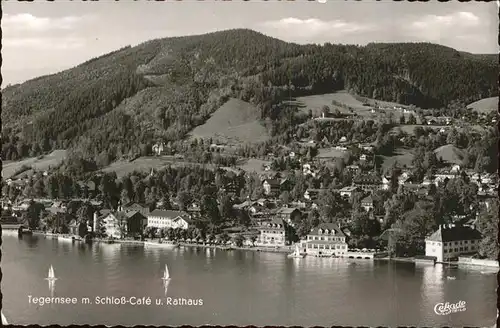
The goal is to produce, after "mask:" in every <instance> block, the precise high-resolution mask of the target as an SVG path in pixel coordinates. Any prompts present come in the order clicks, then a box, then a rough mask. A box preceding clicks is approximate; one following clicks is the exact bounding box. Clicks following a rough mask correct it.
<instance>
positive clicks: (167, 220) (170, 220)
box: [147, 210, 191, 229]
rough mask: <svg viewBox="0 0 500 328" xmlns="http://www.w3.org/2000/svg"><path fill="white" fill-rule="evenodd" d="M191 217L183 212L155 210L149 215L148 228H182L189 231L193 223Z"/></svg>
mask: <svg viewBox="0 0 500 328" xmlns="http://www.w3.org/2000/svg"><path fill="white" fill-rule="evenodd" d="M190 219H191V217H190V215H189V214H188V213H186V212H183V211H163V210H154V211H152V212H151V213H149V215H148V225H147V226H148V227H156V228H158V229H162V228H173V229H175V228H181V229H187V228H188V227H189V224H190V223H191V220H190Z"/></svg>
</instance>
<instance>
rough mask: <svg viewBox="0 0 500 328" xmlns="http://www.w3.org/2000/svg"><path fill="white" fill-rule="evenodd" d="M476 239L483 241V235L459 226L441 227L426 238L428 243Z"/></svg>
mask: <svg viewBox="0 0 500 328" xmlns="http://www.w3.org/2000/svg"><path fill="white" fill-rule="evenodd" d="M476 239H482V236H481V233H480V232H479V231H478V230H476V229H473V228H471V227H467V226H457V225H451V226H447V225H441V226H439V229H438V230H437V231H435V232H434V233H433V234H432V235H430V236H429V237H427V238H426V240H428V241H440V242H449V241H459V240H476Z"/></svg>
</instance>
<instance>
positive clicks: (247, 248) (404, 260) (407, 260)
mask: <svg viewBox="0 0 500 328" xmlns="http://www.w3.org/2000/svg"><path fill="white" fill-rule="evenodd" d="M33 235H39V236H45V237H51V238H52V239H59V238H61V237H62V238H61V239H62V240H68V239H71V238H72V237H73V235H70V234H54V233H50V232H43V231H33ZM153 240H156V238H155V239H153ZM153 240H147V239H146V240H121V239H113V240H112V241H111V242H110V241H108V240H107V239H98V238H95V239H92V241H91V242H92V243H102V244H114V243H116V244H133V245H143V246H144V247H147V246H148V245H150V246H153V247H164V248H175V247H191V248H192V247H197V248H209V249H220V250H225V251H231V250H240V251H251V252H264V253H281V254H290V253H292V252H293V250H292V249H291V248H290V246H284V247H279V248H270V247H263V246H243V247H237V246H233V245H228V246H223V245H208V244H193V243H188V242H173V243H174V244H172V241H167V242H165V243H159V242H155V241H153ZM75 242H85V240H83V239H77V240H75ZM310 256H313V255H310ZM313 257H315V256H313ZM346 259H349V258H346ZM372 261H387V262H402V263H417V262H416V261H415V258H413V257H408V258H405V257H392V258H389V257H374V258H372ZM424 264H429V265H430V264H432V265H437V264H441V263H438V262H436V263H431V262H429V263H425V262H424ZM453 265H459V266H463V267H469V268H477V269H480V268H491V269H498V267H494V266H489V265H480V264H471V263H460V262H457V263H453Z"/></svg>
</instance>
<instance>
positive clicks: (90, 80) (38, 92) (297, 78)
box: [2, 29, 498, 164]
mask: <svg viewBox="0 0 500 328" xmlns="http://www.w3.org/2000/svg"><path fill="white" fill-rule="evenodd" d="M497 77H498V63H497V59H496V58H495V57H494V56H479V55H477V56H476V55H472V54H466V53H460V52H458V51H456V50H454V49H450V48H447V47H443V46H439V45H434V44H428V43H399V44H369V45H367V46H364V47H362V46H350V45H332V44H325V45H323V46H319V45H297V44H293V43H286V42H283V41H281V40H278V39H274V38H270V37H267V36H265V35H263V34H260V33H257V32H254V31H251V30H246V29H237V30H228V31H222V32H216V33H210V34H205V35H198V36H188V37H176V38H166V39H160V40H153V41H149V42H146V43H143V44H141V45H138V46H136V47H125V48H123V49H120V50H117V51H115V52H113V53H110V54H107V55H105V56H101V57H99V58H95V59H92V60H90V61H87V62H85V63H83V64H81V65H79V66H77V67H75V68H72V69H69V70H66V71H63V72H61V73H58V74H54V75H49V76H43V77H40V78H37V79H34V80H30V81H27V82H25V83H23V84H20V85H13V86H9V87H7V88H5V89H4V90H3V91H2V93H3V105H2V123H3V127H4V129H3V133H2V140H3V145H2V158H4V159H7V160H10V159H13V160H15V159H19V158H23V157H27V156H37V155H40V154H42V153H45V152H48V151H50V150H53V149H60V148H64V149H68V148H69V149H71V150H73V151H74V153H78V154H80V156H82V157H84V158H94V159H95V158H101V159H102V161H101V162H102V163H103V164H104V163H106V162H110V161H113V160H116V159H119V158H130V157H134V156H137V155H141V154H147V153H148V152H149V151H150V147H151V145H152V144H153V143H154V142H156V141H158V140H164V141H175V140H179V139H181V138H182V137H184V136H185V135H186V133H188V132H189V131H190V130H192V129H193V127H195V126H197V125H200V124H202V123H203V122H204V121H205V120H206V119H207V118H208V117H209V115H210V114H211V113H213V112H214V111H215V110H216V109H217V108H218V107H219V106H221V105H222V104H223V103H224V102H225V101H226V100H227V99H228V98H229V97H237V98H240V99H243V100H245V101H250V102H252V103H253V104H255V105H257V106H258V107H259V108H260V110H261V117H262V119H263V122H268V123H269V121H270V122H271V123H270V124H268V126H269V128H270V129H271V130H272V133H271V134H272V135H273V136H276V135H280V134H283V133H287V131H288V126H289V125H294V124H296V123H301V122H302V121H301V119H300V118H296V117H295V116H293V115H291V114H290V113H288V112H287V110H286V108H285V106H283V105H282V104H281V101H282V100H284V99H285V98H286V97H290V96H292V97H293V96H300V95H306V94H320V93H326V92H333V91H336V90H341V89H346V90H348V91H350V92H352V93H356V94H358V95H361V96H366V97H372V98H375V99H380V100H387V101H395V102H400V103H405V104H410V103H411V104H415V105H417V106H419V107H421V108H441V107H446V106H447V105H448V104H449V103H450V102H451V101H454V100H460V101H463V102H472V101H475V100H478V99H481V98H484V97H490V96H496V95H497V94H498V90H497ZM327 134H329V136H330V137H331V138H334V139H335V138H337V137H338V136H336V135H334V132H333V131H330V132H327Z"/></svg>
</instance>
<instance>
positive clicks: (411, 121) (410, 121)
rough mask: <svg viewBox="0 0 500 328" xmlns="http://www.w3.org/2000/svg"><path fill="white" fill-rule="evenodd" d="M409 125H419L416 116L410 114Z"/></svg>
mask: <svg viewBox="0 0 500 328" xmlns="http://www.w3.org/2000/svg"><path fill="white" fill-rule="evenodd" d="M408 124H410V125H416V124H417V119H416V118H415V116H414V115H413V114H410V116H409V117H408Z"/></svg>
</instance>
